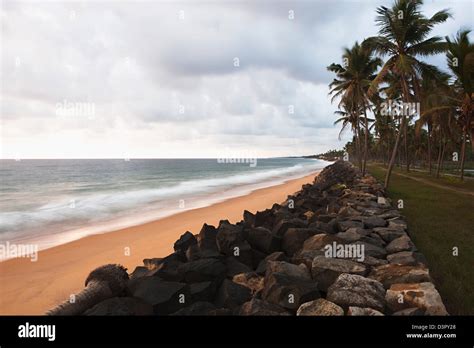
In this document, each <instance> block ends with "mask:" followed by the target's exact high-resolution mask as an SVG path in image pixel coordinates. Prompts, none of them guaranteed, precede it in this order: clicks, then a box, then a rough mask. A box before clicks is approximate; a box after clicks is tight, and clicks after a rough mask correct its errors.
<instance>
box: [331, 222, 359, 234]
mask: <svg viewBox="0 0 474 348" xmlns="http://www.w3.org/2000/svg"><path fill="white" fill-rule="evenodd" d="M349 228H364V223H363V222H361V221H354V220H344V221H338V222H337V229H338V230H339V231H340V232H345V231H347V230H348V229H349Z"/></svg>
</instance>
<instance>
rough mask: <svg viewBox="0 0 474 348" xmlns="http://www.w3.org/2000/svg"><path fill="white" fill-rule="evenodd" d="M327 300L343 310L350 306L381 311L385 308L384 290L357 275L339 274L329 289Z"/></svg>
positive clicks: (371, 281) (373, 281)
mask: <svg viewBox="0 0 474 348" xmlns="http://www.w3.org/2000/svg"><path fill="white" fill-rule="evenodd" d="M327 300H329V301H332V302H334V303H336V304H338V305H339V306H341V307H343V308H347V307H350V306H355V307H363V308H365V307H369V308H373V309H376V310H378V311H383V309H384V307H385V289H384V287H383V285H382V284H381V283H380V282H378V281H376V280H373V279H369V278H365V277H362V276H360V275H357V274H346V273H344V274H341V275H340V276H339V277H338V278H337V279H336V281H335V282H334V283H333V284H332V285H331V286H330V287H329V289H328V292H327Z"/></svg>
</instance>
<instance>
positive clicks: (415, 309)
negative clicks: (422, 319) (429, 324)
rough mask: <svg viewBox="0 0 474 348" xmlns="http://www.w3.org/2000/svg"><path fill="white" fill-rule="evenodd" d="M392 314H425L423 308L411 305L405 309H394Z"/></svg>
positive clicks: (404, 315) (403, 315)
mask: <svg viewBox="0 0 474 348" xmlns="http://www.w3.org/2000/svg"><path fill="white" fill-rule="evenodd" d="M392 315H393V316H398V317H413V316H420V315H425V310H424V309H421V308H418V307H411V308H406V309H401V310H399V311H396V312H394V313H392Z"/></svg>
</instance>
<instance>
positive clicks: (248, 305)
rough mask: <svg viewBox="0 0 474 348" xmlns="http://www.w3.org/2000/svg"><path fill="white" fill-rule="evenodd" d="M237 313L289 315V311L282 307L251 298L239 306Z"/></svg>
mask: <svg viewBox="0 0 474 348" xmlns="http://www.w3.org/2000/svg"><path fill="white" fill-rule="evenodd" d="M239 315H255V316H267V315H270V316H277V315H290V313H289V312H287V311H286V310H285V309H284V308H282V307H279V306H277V305H274V304H272V303H268V302H265V301H262V300H259V299H256V298H253V299H252V300H250V301H248V302H245V303H244V304H243V305H242V306H241V307H240V311H239Z"/></svg>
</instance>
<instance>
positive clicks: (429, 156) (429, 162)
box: [428, 125, 431, 174]
mask: <svg viewBox="0 0 474 348" xmlns="http://www.w3.org/2000/svg"><path fill="white" fill-rule="evenodd" d="M428 168H429V171H430V174H431V126H430V125H428Z"/></svg>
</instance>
